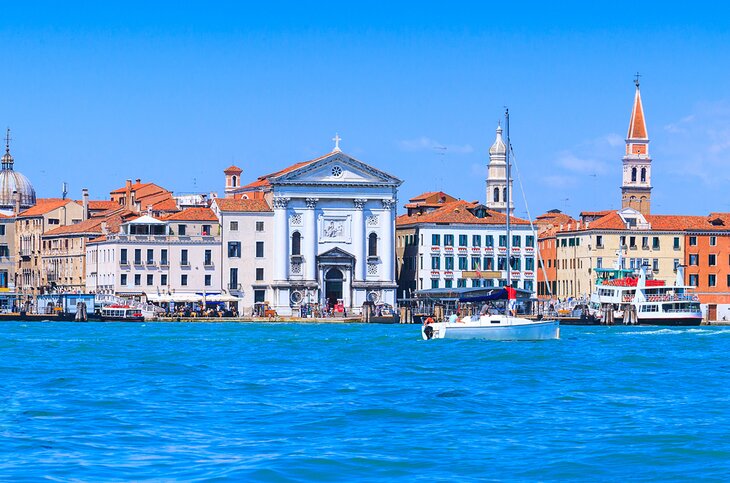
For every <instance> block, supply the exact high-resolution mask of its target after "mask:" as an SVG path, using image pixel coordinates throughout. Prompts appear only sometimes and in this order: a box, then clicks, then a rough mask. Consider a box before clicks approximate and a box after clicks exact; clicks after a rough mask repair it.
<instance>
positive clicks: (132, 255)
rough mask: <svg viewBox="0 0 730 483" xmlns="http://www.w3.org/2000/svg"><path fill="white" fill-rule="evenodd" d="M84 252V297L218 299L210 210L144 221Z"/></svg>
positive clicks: (216, 237)
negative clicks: (186, 296)
mask: <svg viewBox="0 0 730 483" xmlns="http://www.w3.org/2000/svg"><path fill="white" fill-rule="evenodd" d="M102 230H103V231H104V232H107V233H105V234H103V235H102V236H101V237H98V238H96V239H94V240H91V241H89V242H88V243H87V246H86V289H87V291H88V292H93V293H103V294H114V295H118V296H127V297H133V298H137V299H139V298H141V297H142V296H143V295H147V294H169V295H172V294H178V295H180V294H211V295H212V294H220V293H221V275H220V260H221V239H220V226H219V224H218V218H217V217H216V216H215V214H214V213H213V211H212V210H210V209H209V208H188V209H186V210H183V211H181V212H179V213H176V214H174V215H170V216H168V217H166V218H165V219H164V220H160V219H156V218H153V217H151V216H149V215H143V216H140V217H137V218H135V219H132V220H130V221H127V222H124V223H122V224H121V225H120V229H119V232H118V233H111V232H108V228H107V227H103V228H102Z"/></svg>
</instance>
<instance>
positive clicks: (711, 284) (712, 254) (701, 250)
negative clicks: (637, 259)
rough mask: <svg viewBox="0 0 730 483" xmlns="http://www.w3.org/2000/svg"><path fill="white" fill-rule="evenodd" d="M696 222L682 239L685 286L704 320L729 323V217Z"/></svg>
mask: <svg viewBox="0 0 730 483" xmlns="http://www.w3.org/2000/svg"><path fill="white" fill-rule="evenodd" d="M697 218H698V219H697V221H696V222H695V223H694V224H693V226H692V227H690V228H689V229H688V230H687V233H686V236H685V254H684V265H685V267H686V268H685V271H684V276H685V283H687V284H688V285H692V286H694V287H696V293H697V296H698V297H699V299H700V302H701V303H702V304H703V305H704V306H705V307H706V311H707V318H708V320H723V321H724V320H730V213H711V214H710V215H709V216H708V217H697Z"/></svg>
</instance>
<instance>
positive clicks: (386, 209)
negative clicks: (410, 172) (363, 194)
mask: <svg viewBox="0 0 730 483" xmlns="http://www.w3.org/2000/svg"><path fill="white" fill-rule="evenodd" d="M381 201H382V203H383V212H382V216H383V227H382V231H381V232H380V233H381V236H382V238H381V246H380V247H378V252H379V255H380V260H382V263H383V265H382V267H383V270H382V272H381V274H380V280H381V281H384V282H392V281H394V280H395V265H394V263H393V261H394V258H395V247H394V246H393V242H394V235H395V227H394V225H395V220H394V218H393V212H394V210H393V207H394V206H395V200H394V199H386V200H381Z"/></svg>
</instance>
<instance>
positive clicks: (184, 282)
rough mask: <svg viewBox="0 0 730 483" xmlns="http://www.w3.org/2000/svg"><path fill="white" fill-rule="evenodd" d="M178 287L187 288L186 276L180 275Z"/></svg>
mask: <svg viewBox="0 0 730 483" xmlns="http://www.w3.org/2000/svg"><path fill="white" fill-rule="evenodd" d="M180 285H182V286H183V287H187V285H188V276H187V275H180Z"/></svg>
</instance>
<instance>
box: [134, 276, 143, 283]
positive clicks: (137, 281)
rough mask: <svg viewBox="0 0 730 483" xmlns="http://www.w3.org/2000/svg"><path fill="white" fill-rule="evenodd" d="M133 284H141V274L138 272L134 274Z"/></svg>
mask: <svg viewBox="0 0 730 483" xmlns="http://www.w3.org/2000/svg"><path fill="white" fill-rule="evenodd" d="M134 285H135V286H139V285H142V274H140V273H135V274H134Z"/></svg>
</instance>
